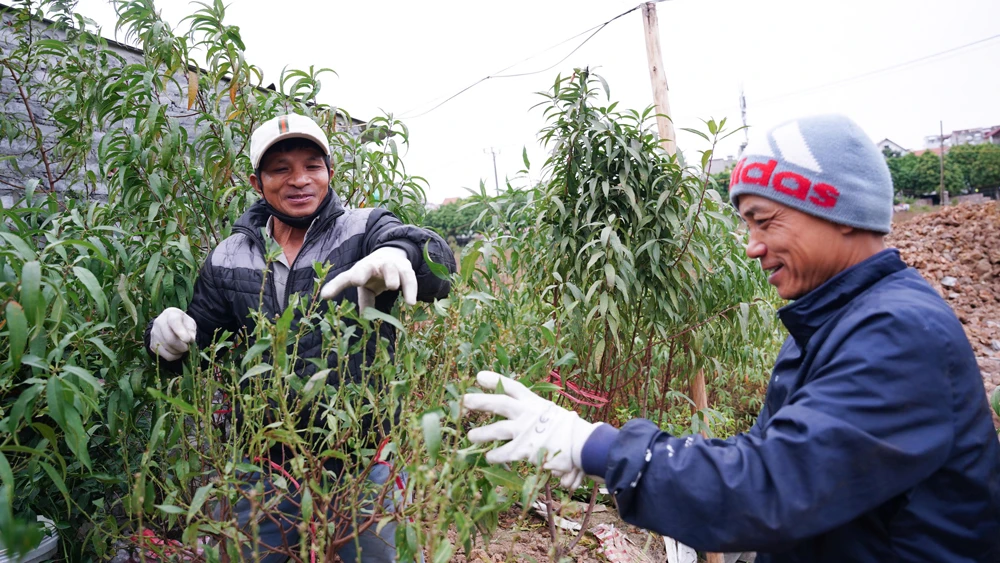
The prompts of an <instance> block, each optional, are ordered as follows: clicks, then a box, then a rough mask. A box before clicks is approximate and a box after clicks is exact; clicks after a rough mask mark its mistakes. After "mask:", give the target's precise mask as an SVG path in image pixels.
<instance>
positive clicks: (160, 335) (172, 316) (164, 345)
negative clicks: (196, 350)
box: [149, 307, 198, 361]
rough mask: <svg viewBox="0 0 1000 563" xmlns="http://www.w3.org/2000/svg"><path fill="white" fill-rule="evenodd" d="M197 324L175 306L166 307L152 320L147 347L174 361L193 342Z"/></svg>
mask: <svg viewBox="0 0 1000 563" xmlns="http://www.w3.org/2000/svg"><path fill="white" fill-rule="evenodd" d="M197 331H198V325H197V323H195V322H194V319H192V318H191V317H189V316H188V314H187V313H185V312H184V311H181V310H180V309H178V308H177V307H167V308H166V309H164V310H163V312H162V313H160V316H158V317H156V320H154V321H153V330H152V331H150V333H149V349H150V350H152V351H153V352H156V353H157V354H159V356H160V357H161V358H163V359H164V360H167V361H174V360H176V359H178V358H180V357H181V356H183V355H184V354H185V353H187V351H188V346H189V345H190V344H191V343H192V342H194V337H195V334H196V333H197Z"/></svg>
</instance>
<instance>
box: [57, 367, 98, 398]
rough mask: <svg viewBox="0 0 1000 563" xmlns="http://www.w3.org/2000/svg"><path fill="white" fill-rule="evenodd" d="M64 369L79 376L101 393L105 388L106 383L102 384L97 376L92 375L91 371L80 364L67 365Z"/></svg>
mask: <svg viewBox="0 0 1000 563" xmlns="http://www.w3.org/2000/svg"><path fill="white" fill-rule="evenodd" d="M62 370H63V371H64V372H67V373H72V374H73V375H75V376H77V377H79V378H80V379H81V380H83V381H84V382H85V383H87V385H90V386H91V387H93V388H94V391H95V392H97V393H100V392H101V391H102V390H103V389H104V385H102V384H101V382H100V381H98V380H97V378H95V377H94V376H93V375H91V373H90V372H89V371H88V370H85V369H83V368H82V367H80V366H70V365H65V366H63V367H62Z"/></svg>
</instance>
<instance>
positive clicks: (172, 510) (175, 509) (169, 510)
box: [154, 504, 185, 514]
mask: <svg viewBox="0 0 1000 563" xmlns="http://www.w3.org/2000/svg"><path fill="white" fill-rule="evenodd" d="M154 506H155V507H156V508H158V509H159V510H160V511H161V512H163V513H164V514H184V512H185V510H184V509H183V508H181V507H179V506H174V505H172V504H157V505H154Z"/></svg>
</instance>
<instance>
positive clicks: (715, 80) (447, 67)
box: [78, 0, 1000, 202]
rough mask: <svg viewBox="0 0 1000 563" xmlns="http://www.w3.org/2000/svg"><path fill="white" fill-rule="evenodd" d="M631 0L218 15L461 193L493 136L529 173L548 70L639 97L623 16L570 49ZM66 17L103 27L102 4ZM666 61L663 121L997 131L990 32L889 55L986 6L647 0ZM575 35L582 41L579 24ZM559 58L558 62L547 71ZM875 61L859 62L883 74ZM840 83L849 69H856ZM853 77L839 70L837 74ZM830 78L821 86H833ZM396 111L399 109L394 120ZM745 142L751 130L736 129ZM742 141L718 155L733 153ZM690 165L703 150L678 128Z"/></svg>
mask: <svg viewBox="0 0 1000 563" xmlns="http://www.w3.org/2000/svg"><path fill="white" fill-rule="evenodd" d="M155 2H156V5H157V6H158V7H159V8H160V9H161V10H162V13H163V16H164V17H165V18H166V19H167V20H168V21H169V22H171V23H172V24H173V25H175V26H176V25H177V23H178V22H179V21H180V19H181V18H182V17H183V16H185V15H187V14H189V13H190V12H192V11H193V9H194V8H193V7H192V6H191V5H190V4H189V3H188V2H187V1H184V0H155ZM635 6H636V3H635V1H634V0H600V1H598V0H506V1H503V2H469V1H462V2H459V1H451V0H447V1H445V0H430V1H427V2H412V1H397V0H382V1H380V2H368V1H359V0H354V1H350V2H344V1H340V0H336V1H334V0H311V1H306V0H283V1H280V2H273V1H272V2H264V1H261V0H231V2H230V6H229V9H228V12H227V22H228V23H229V24H231V25H237V26H239V27H240V30H241V32H242V36H243V39H244V41H245V43H246V46H247V52H246V56H247V60H248V61H249V62H251V63H253V64H255V65H257V66H259V67H261V68H262V69H263V71H264V74H265V78H264V84H267V83H269V82H272V81H273V82H277V77H278V74H279V73H280V71H281V69H282V67H284V66H286V65H287V66H288V67H290V68H307V67H308V66H309V65H315V66H316V67H329V68H332V69H334V70H336V71H337V74H338V75H337V76H336V77H333V76H330V77H329V78H328V79H327V80H325V81H324V83H323V92H322V93H321V95H320V98H321V100H322V101H323V102H326V103H329V104H333V105H337V106H339V107H342V108H344V109H346V110H348V111H349V112H350V113H351V114H352V115H353V116H354V117H356V118H360V119H363V120H365V119H368V118H370V117H373V116H375V115H378V114H381V113H392V114H394V115H396V116H400V117H403V118H404V119H403V121H404V122H405V123H406V124H407V125H408V126H409V128H410V149H409V152H408V153H407V154H406V156H405V162H406V165H407V170H408V171H409V172H410V173H411V174H415V175H420V176H423V177H425V178H426V179H427V180H428V182H429V189H428V194H427V196H428V200H429V201H431V202H440V201H441V200H442V199H444V198H446V197H452V196H462V195H464V194H465V193H466V191H465V188H475V187H477V186H478V185H479V182H480V180H485V181H486V182H487V185H488V186H491V187H492V186H493V183H494V176H493V160H492V156H491V154H490V149H491V147H492V148H493V149H494V150H497V151H499V154H498V155H497V160H496V162H497V169H498V172H499V177H500V184H501V187H502V186H503V184H504V178H505V177H507V176H510V177H513V176H514V175H515V174H516V173H517V172H518V170H520V169H521V168H523V163H522V159H521V151H522V148H524V147H527V148H528V152H529V155H530V157H531V160H532V171H531V179H537V178H538V177H539V176H540V175H541V164H542V161H543V160H544V152H543V151H542V149H541V148H540V147H539V146H538V143H537V133H538V130H539V129H540V128H541V127H542V126H543V120H542V116H541V112H540V110H538V109H535V110H532V109H531V108H532V106H534V105H535V104H537V103H538V102H539V101H541V98H540V97H539V96H538V95H536V94H535V93H536V92H539V91H542V90H547V89H548V88H549V86H550V85H551V84H552V82H553V80H554V79H555V76H556V74H557V73H560V72H561V73H563V74H568V73H570V72H571V71H572V69H573V68H574V67H582V66H590V67H591V69H592V70H594V71H595V72H597V73H598V74H601V75H603V76H604V77H605V78H606V79H607V81H608V82H609V84H610V87H611V96H612V98H613V99H614V100H619V101H620V104H621V107H630V108H636V109H642V108H644V107H645V106H647V105H649V104H652V92H651V88H650V82H649V71H648V67H647V62H646V52H645V43H644V37H643V26H642V18H641V13H640V11H639V10H636V11H634V12H632V13H630V14H628V15H626V16H624V17H622V18H619V19H618V20H616V21H614V22H612V23H611V24H609V25H608V26H607V27H605V28H604V29H603V30H602V31H601V32H600V33H598V34H597V35H596V36H594V37H593V38H592V39H591V40H590V41H589V42H587V43H586V44H585V45H584V46H583V47H582V48H580V49H579V50H577V51H576V52H575V53H573V54H572V55H570V56H569V57H568V58H567V59H566V60H565V61H562V62H559V61H560V60H561V59H563V58H564V57H566V56H567V55H568V54H569V53H570V52H571V51H572V50H573V49H574V48H576V47H577V46H578V45H579V44H580V43H581V42H583V40H584V39H585V38H586V36H587V35H582V36H580V37H577V38H576V39H573V40H571V41H568V42H566V43H563V44H562V45H559V46H558V47H556V48H554V49H549V48H550V47H552V46H553V45H556V44H559V43H561V42H563V41H564V40H566V39H569V38H570V37H573V36H574V35H577V34H579V33H581V32H583V31H585V30H587V29H590V28H593V27H594V26H597V25H599V24H601V23H602V22H605V21H607V20H609V19H611V18H613V17H614V16H616V15H618V14H620V13H622V12H625V11H626V10H629V9H630V8H633V7H635ZM78 11H79V12H80V13H83V14H85V15H87V16H89V17H91V18H93V19H95V20H97V21H98V22H99V23H101V24H102V25H103V27H104V29H105V34H106V35H107V34H110V33H111V32H112V31H113V29H114V21H115V20H114V12H113V10H112V9H111V7H110V6H109V5H107V3H106V1H105V0H81V1H80V3H79V6H78ZM657 11H658V15H659V20H660V42H661V46H662V51H663V58H664V60H663V67H664V69H665V70H666V72H667V78H668V83H669V87H670V105H671V108H672V110H673V112H674V116H673V117H674V121H675V123H676V124H677V126H678V127H696V128H697V127H699V126H700V124H701V119H707V118H709V117H714V118H716V119H719V118H722V117H727V118H729V120H730V121H731V122H733V123H735V124H738V123H739V121H740V113H739V92H740V87H741V85H742V87H743V89H744V92H745V94H746V100H747V121H748V124H749V125H750V126H751V127H752V128H757V129H764V128H767V127H769V126H772V125H774V124H776V123H779V122H781V121H784V120H786V119H789V118H793V117H797V116H802V115H808V114H815V113H826V112H840V113H844V114H847V115H848V116H850V117H851V118H853V119H854V120H856V121H857V122H858V123H859V124H860V125H861V127H862V128H864V130H865V131H866V132H867V133H868V135H869V136H870V137H872V139H873V140H875V141H878V140H880V139H882V138H886V137H888V138H890V139H892V140H893V141H895V142H897V143H899V144H901V145H903V146H904V147H908V148H923V143H924V137H925V136H926V135H931V134H935V133H937V131H938V122H939V120H943V121H944V128H945V131H951V130H954V129H966V128H972V127H981V126H990V125H1000V72H997V70H998V69H1000V37H995V38H993V39H992V40H989V41H985V42H981V43H979V44H977V45H974V46H972V47H969V48H965V49H961V50H957V51H954V52H951V53H948V54H945V55H943V56H939V57H933V58H930V59H928V60H925V61H923V62H919V63H916V64H912V65H903V66H896V65H899V64H900V63H905V62H907V61H912V60H914V59H919V58H922V57H926V56H929V55H934V54H935V53H940V52H943V51H947V50H950V49H954V48H956V47H959V46H962V45H965V44H969V43H972V42H975V41H979V40H982V39H986V38H990V37H994V36H997V35H998V34H1000V29H998V28H997V22H1000V1H997V0H951V1H949V2H940V1H936V2H931V1H929V0H905V1H904V0H864V1H859V0H842V1H837V2H823V3H820V2H814V1H812V0H670V1H667V2H662V3H660V4H657ZM588 35H589V34H588ZM528 57H533V58H530V59H529V60H527V61H524V62H522V63H520V64H517V66H515V67H513V68H511V69H509V70H508V71H506V72H507V73H524V72H532V71H536V70H542V69H546V68H548V67H550V66H553V65H556V66H554V68H552V69H551V70H547V71H544V72H541V73H539V74H534V75H531V76H526V77H519V78H504V79H492V80H487V81H485V82H483V83H481V84H479V85H477V86H475V87H474V88H472V89H470V90H469V91H467V92H465V93H464V94H462V95H460V96H458V97H457V98H455V99H454V100H452V101H450V102H448V103H446V104H445V105H443V106H441V107H440V108H438V109H436V110H434V111H431V112H429V113H426V114H425V115H421V116H417V115H418V114H420V113H422V112H424V111H426V110H428V109H430V108H431V107H433V106H434V105H435V104H436V103H437V102H440V101H441V100H443V99H444V98H447V97H448V96H450V95H452V94H455V93H456V92H458V91H459V90H461V89H462V88H464V87H466V86H468V85H470V84H472V83H473V82H475V81H477V80H479V79H480V78H483V77H485V76H488V75H490V74H493V73H495V72H496V71H499V70H501V69H504V68H505V67H508V66H510V65H512V64H514V63H518V62H519V61H522V60H523V59H525V58H528ZM557 63H558V64H557ZM894 66H896V68H894V69H893V70H890V71H886V72H878V73H873V71H878V70H880V69H884V68H887V67H894ZM869 73H872V74H870V75H868V76H864V77H862V78H858V79H852V78H854V77H857V76H859V75H866V74H869ZM849 79H850V80H849ZM831 83H835V84H832V85H831ZM407 116H410V117H407ZM751 135H752V132H751ZM741 140H742V134H740V135H739V136H738V137H737V138H734V139H733V140H732V141H731V142H729V143H726V144H724V145H723V146H722V147H720V148H719V149H718V150H717V155H718V156H726V155H735V154H736V152H737V151H738V150H739V142H740V141H741ZM678 144H679V147H680V149H681V150H683V151H684V152H685V153H686V154H688V155H689V158H690V157H692V156H694V157H696V156H697V151H699V150H704V149H705V148H707V147H705V146H704V141H700V140H699V139H697V138H696V137H693V136H692V135H690V134H686V133H681V134H679V137H678Z"/></svg>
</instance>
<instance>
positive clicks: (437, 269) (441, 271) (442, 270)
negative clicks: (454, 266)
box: [424, 239, 451, 280]
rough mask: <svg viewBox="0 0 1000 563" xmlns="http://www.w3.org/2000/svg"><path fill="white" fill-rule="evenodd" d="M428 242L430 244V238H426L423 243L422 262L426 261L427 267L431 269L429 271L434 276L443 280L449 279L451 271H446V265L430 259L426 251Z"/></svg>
mask: <svg viewBox="0 0 1000 563" xmlns="http://www.w3.org/2000/svg"><path fill="white" fill-rule="evenodd" d="M430 244H431V241H430V239H427V242H425V243H424V262H426V263H427V267H428V268H430V269H431V273H433V274H434V275H435V276H437V277H439V278H441V279H443V280H449V279H451V272H449V271H448V268H447V267H446V266H444V265H442V264H438V263H436V262H434V261H433V260H431V255H430V254H429V253H428V252H427V248H428V246H430Z"/></svg>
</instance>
